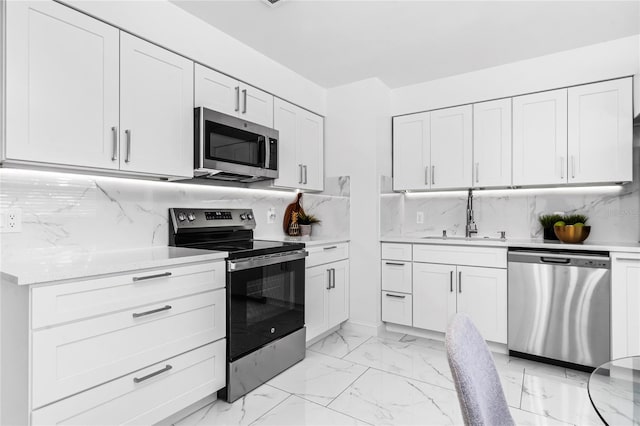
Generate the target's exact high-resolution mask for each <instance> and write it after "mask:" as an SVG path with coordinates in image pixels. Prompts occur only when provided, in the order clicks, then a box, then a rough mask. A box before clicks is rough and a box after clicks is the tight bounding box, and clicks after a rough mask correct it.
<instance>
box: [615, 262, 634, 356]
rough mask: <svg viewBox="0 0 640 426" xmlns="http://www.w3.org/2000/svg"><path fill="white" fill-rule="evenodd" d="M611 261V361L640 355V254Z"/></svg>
mask: <svg viewBox="0 0 640 426" xmlns="http://www.w3.org/2000/svg"><path fill="white" fill-rule="evenodd" d="M611 258H612V262H611V359H616V358H622V357H626V356H631V355H640V309H638V306H640V253H612V254H611Z"/></svg>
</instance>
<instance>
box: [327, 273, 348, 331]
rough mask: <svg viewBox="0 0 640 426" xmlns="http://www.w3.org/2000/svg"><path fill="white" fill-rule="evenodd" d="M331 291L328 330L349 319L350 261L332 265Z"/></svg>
mask: <svg viewBox="0 0 640 426" xmlns="http://www.w3.org/2000/svg"><path fill="white" fill-rule="evenodd" d="M327 267H329V268H330V269H331V274H332V278H331V281H332V282H331V290H329V302H328V307H329V325H328V328H331V327H335V326H336V325H338V324H340V323H342V322H344V321H346V320H348V319H349V261H348V260H342V261H340V262H335V263H330V264H329V265H327Z"/></svg>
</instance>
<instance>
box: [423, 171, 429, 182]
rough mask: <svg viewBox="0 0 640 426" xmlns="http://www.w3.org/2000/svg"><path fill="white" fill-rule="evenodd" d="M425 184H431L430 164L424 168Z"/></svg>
mask: <svg viewBox="0 0 640 426" xmlns="http://www.w3.org/2000/svg"><path fill="white" fill-rule="evenodd" d="M424 184H425V185H429V166H426V167H425V168H424Z"/></svg>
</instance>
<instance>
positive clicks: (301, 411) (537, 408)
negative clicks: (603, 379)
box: [176, 329, 602, 426]
mask: <svg viewBox="0 0 640 426" xmlns="http://www.w3.org/2000/svg"><path fill="white" fill-rule="evenodd" d="M494 359H495V363H496V367H497V369H498V373H499V375H500V378H501V379H502V384H503V388H504V392H505V396H506V398H507V403H508V404H509V406H510V409H511V413H512V415H513V418H514V419H515V421H516V423H517V424H519V425H601V424H602V422H601V421H600V419H599V418H598V416H597V414H596V413H595V411H594V410H593V408H592V407H591V403H590V402H589V397H588V395H587V387H586V386H587V379H588V377H589V375H588V374H587V373H583V372H580V371H574V370H569V369H565V368H559V367H555V366H550V365H546V364H540V363H536V362H532V361H527V360H523V359H519V358H513V357H509V356H507V355H504V354H494ZM450 424H462V417H461V415H460V409H459V406H458V400H457V396H456V393H455V389H454V385H453V381H452V379H451V373H450V371H449V366H448V364H447V359H446V354H445V352H444V345H443V343H442V342H439V341H435V340H429V339H423V338H418V337H413V336H408V335H403V334H395V333H386V334H385V335H383V336H378V337H370V336H364V335H359V334H357V333H354V332H351V331H347V330H344V329H342V330H339V331H337V332H335V333H333V334H331V335H329V336H327V337H326V338H324V339H323V340H321V341H319V342H318V343H316V344H314V345H313V346H311V347H309V348H308V350H307V356H306V358H305V359H304V360H303V361H302V362H300V363H298V364H296V365H295V366H293V367H292V368H290V369H289V370H287V371H285V372H283V373H282V374H280V375H278V376H276V377H274V378H273V379H271V380H270V381H269V382H268V383H266V384H264V385H262V386H261V387H259V388H258V389H256V390H254V391H253V392H250V393H249V394H248V395H246V396H245V397H244V398H241V399H239V400H238V401H236V402H234V403H233V404H228V403H226V402H223V401H216V402H214V403H213V404H211V405H209V406H207V407H205V408H203V409H201V410H199V411H197V412H195V413H193V414H191V415H190V416H188V417H186V418H184V419H182V420H180V421H179V422H177V423H176V426H194V425H198V426H208V425H278V426H280V425H296V426H300V425H336V426H337V425H450Z"/></svg>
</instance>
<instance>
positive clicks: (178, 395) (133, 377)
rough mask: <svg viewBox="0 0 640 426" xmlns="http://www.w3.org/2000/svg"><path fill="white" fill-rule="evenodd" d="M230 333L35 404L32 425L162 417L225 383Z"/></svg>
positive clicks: (140, 421) (126, 421)
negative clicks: (71, 393) (85, 388)
mask: <svg viewBox="0 0 640 426" xmlns="http://www.w3.org/2000/svg"><path fill="white" fill-rule="evenodd" d="M225 351H226V339H221V340H218V341H216V342H215V343H210V344H208V345H205V346H202V347H200V348H198V349H194V350H192V351H190V352H187V353H184V354H182V355H179V356H176V357H174V358H170V359H167V360H165V361H162V362H159V363H157V364H154V365H151V366H149V367H147V368H144V369H142V370H139V371H136V372H134V373H131V374H128V375H126V376H123V377H120V378H119V379H116V380H114V381H111V382H109V383H105V384H104V385H102V386H98V387H96V388H93V389H90V390H88V391H86V392H82V393H80V394H78V395H74V396H72V397H70V398H67V399H64V400H62V401H60V402H57V403H55V404H51V405H48V406H46V407H43V408H41V409H38V410H35V411H34V412H33V414H32V416H31V424H33V425H52V424H70V425H115V424H153V423H156V422H159V421H161V420H163V419H165V418H167V417H168V416H170V415H172V414H173V413H176V412H178V411H180V410H181V409H183V408H185V407H186V406H188V405H190V404H191V403H193V402H194V401H198V400H200V399H202V398H204V397H206V396H207V395H211V394H212V393H214V392H216V391H217V390H219V389H221V388H223V387H224V386H225V381H226V375H225Z"/></svg>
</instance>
